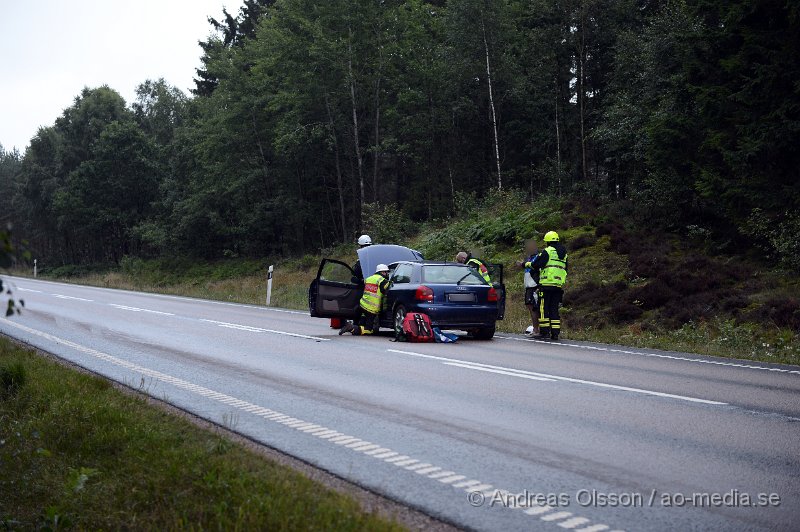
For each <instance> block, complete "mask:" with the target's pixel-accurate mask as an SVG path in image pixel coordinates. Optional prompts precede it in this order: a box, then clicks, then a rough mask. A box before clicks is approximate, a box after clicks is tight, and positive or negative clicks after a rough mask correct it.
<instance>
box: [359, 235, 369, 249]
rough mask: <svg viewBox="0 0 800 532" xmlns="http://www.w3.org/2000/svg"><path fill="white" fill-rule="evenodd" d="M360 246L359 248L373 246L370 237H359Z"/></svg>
mask: <svg viewBox="0 0 800 532" xmlns="http://www.w3.org/2000/svg"><path fill="white" fill-rule="evenodd" d="M358 245H359V246H371V245H372V239H371V238H370V237H369V235H361V236H360V237H358Z"/></svg>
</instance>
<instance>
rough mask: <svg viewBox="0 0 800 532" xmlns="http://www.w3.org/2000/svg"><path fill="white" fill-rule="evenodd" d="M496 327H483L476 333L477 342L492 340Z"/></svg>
mask: <svg viewBox="0 0 800 532" xmlns="http://www.w3.org/2000/svg"><path fill="white" fill-rule="evenodd" d="M495 329H496V327H494V326H492V327H481V328H480V329H478V330H477V331H475V334H474V337H475V339H476V340H491V339H492V338H493V337H494V332H495Z"/></svg>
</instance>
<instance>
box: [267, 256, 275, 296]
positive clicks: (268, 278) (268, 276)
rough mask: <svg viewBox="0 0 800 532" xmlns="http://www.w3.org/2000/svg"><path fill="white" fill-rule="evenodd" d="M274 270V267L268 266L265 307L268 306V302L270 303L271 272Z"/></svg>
mask: <svg viewBox="0 0 800 532" xmlns="http://www.w3.org/2000/svg"><path fill="white" fill-rule="evenodd" d="M273 270H274V266H273V265H272V264H270V266H269V270H267V306H269V303H270V301H272V272H273Z"/></svg>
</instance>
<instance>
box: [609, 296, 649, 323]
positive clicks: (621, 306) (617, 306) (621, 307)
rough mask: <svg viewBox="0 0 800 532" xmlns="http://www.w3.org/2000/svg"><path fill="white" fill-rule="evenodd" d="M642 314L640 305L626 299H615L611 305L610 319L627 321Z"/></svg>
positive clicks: (620, 321)
mask: <svg viewBox="0 0 800 532" xmlns="http://www.w3.org/2000/svg"><path fill="white" fill-rule="evenodd" d="M642 314H644V311H643V310H642V309H641V308H640V307H638V306H636V305H634V304H633V303H628V302H627V301H617V302H616V303H614V304H613V305H611V320H612V321H613V322H614V323H627V322H630V321H633V320H635V319H637V318H639V317H641V315H642Z"/></svg>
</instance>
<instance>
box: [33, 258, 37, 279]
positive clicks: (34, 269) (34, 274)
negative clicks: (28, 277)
mask: <svg viewBox="0 0 800 532" xmlns="http://www.w3.org/2000/svg"><path fill="white" fill-rule="evenodd" d="M33 276H34V278H35V277H36V259H33Z"/></svg>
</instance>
